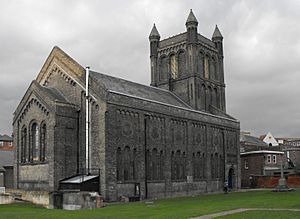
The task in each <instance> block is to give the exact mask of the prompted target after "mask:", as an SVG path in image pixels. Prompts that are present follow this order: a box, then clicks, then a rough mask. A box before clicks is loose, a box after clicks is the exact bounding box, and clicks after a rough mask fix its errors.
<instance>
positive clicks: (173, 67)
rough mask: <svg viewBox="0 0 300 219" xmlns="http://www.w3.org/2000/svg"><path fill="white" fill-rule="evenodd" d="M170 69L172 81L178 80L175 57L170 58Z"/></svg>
mask: <svg viewBox="0 0 300 219" xmlns="http://www.w3.org/2000/svg"><path fill="white" fill-rule="evenodd" d="M170 69H171V77H172V79H176V78H178V66H177V61H176V56H175V55H171V56H170Z"/></svg>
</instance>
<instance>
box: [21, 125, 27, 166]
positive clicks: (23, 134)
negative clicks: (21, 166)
mask: <svg viewBox="0 0 300 219" xmlns="http://www.w3.org/2000/svg"><path fill="white" fill-rule="evenodd" d="M26 150H27V129H26V128H25V127H23V128H22V131H21V162H22V163H25V162H26Z"/></svg>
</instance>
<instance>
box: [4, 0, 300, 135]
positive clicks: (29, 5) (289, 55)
mask: <svg viewBox="0 0 300 219" xmlns="http://www.w3.org/2000/svg"><path fill="white" fill-rule="evenodd" d="M190 8H192V9H193V11H194V13H195V15H196V17H197V18H198V21H199V27H198V30H199V32H200V33H201V34H203V35H205V36H206V37H208V38H210V37H211V35H212V33H213V29H214V26H215V24H218V26H219V28H220V30H221V32H222V34H223V35H224V44H225V75H226V84H227V90H226V91H227V93H226V97H227V111H228V113H230V114H232V115H233V116H235V117H236V118H238V119H239V120H240V122H241V127H242V129H243V130H249V131H251V132H252V133H253V134H255V135H259V134H263V133H266V132H268V131H271V132H272V133H273V134H275V135H278V136H279V135H280V136H300V133H299V131H298V124H299V119H300V115H299V107H300V104H299V103H298V101H297V98H298V95H299V93H300V92H299V91H300V87H299V86H298V85H297V82H298V81H300V62H299V58H300V37H299V36H300V29H299V28H298V23H299V21H300V15H299V13H298V12H299V9H300V2H299V1H293V0H292V1H279V0H278V1H274V0H272V1H271V0H261V1H259V0H254V1H245V0H242V1H234V0H229V1H224V0H213V1H202V0H201V1H193V0H188V1H180V0H174V1H158V0H152V1H149V0H129V1H121V0H119V1H79V0H76V1H69V0H68V1H59V0H53V1H34V0H31V1H8V2H7V1H5V2H4V1H2V2H1V3H0V26H1V29H0V42H1V45H0V48H1V50H0V51H1V52H0V101H1V105H2V106H1V113H0V133H11V131H12V127H11V121H12V113H13V111H14V109H15V108H16V106H17V104H18V102H19V101H20V99H21V98H22V96H23V95H24V93H25V91H26V89H27V87H28V86H29V84H30V83H31V81H32V80H33V79H34V78H35V77H36V75H37V73H38V72H39V70H40V69H41V67H42V65H43V62H44V61H45V59H46V58H47V55H48V54H49V52H50V51H51V49H52V47H53V46H54V45H58V46H60V47H61V48H62V49H63V50H64V51H65V52H67V53H68V54H69V55H70V56H72V57H73V58H74V59H75V60H77V61H78V62H79V63H80V64H82V65H90V66H91V67H92V69H94V70H97V71H100V72H104V73H107V74H111V75H114V76H118V77H122V78H126V79H129V80H133V81H137V82H140V83H144V84H149V82H150V66H149V43H148V34H149V32H150V29H151V27H152V25H153V22H155V23H156V25H157V27H158V31H159V32H160V34H161V36H162V38H165V37H168V36H171V35H175V34H177V33H179V32H184V31H185V19H186V17H187V15H188V11H189V9H190Z"/></svg>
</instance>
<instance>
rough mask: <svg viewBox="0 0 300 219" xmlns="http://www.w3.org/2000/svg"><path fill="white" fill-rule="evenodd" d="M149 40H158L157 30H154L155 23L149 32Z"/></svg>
mask: <svg viewBox="0 0 300 219" xmlns="http://www.w3.org/2000/svg"><path fill="white" fill-rule="evenodd" d="M149 39H150V40H151V39H158V40H159V39H160V35H159V32H158V30H157V29H156V26H155V23H154V24H153V28H152V30H151V32H150V35H149Z"/></svg>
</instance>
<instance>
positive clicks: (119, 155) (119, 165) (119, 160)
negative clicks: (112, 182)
mask: <svg viewBox="0 0 300 219" xmlns="http://www.w3.org/2000/svg"><path fill="white" fill-rule="evenodd" d="M116 160H117V180H118V181H121V180H122V178H123V177H122V175H123V174H122V173H123V171H122V167H123V164H122V151H121V148H120V147H118V149H117V156H116Z"/></svg>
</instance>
